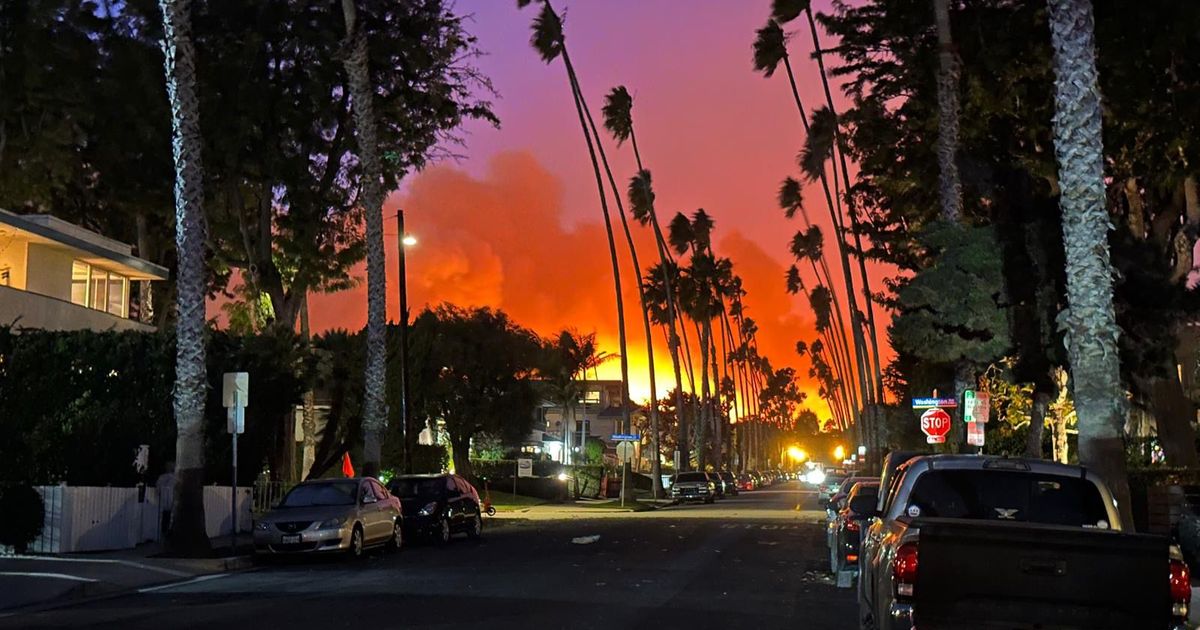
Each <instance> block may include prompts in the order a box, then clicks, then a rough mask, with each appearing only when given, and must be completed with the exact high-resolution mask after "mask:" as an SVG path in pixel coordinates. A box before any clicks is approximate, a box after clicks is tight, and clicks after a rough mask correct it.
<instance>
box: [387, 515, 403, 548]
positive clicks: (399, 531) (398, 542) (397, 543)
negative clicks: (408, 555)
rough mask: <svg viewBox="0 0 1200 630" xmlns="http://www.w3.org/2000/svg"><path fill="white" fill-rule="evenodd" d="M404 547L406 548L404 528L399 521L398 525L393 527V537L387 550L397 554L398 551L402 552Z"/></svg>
mask: <svg viewBox="0 0 1200 630" xmlns="http://www.w3.org/2000/svg"><path fill="white" fill-rule="evenodd" d="M403 547H404V526H403V525H401V523H400V521H399V520H397V521H396V523H395V524H394V525H392V537H391V538H389V539H388V542H387V550H388V551H390V552H392V553H396V552H397V551H400V549H401V548H403Z"/></svg>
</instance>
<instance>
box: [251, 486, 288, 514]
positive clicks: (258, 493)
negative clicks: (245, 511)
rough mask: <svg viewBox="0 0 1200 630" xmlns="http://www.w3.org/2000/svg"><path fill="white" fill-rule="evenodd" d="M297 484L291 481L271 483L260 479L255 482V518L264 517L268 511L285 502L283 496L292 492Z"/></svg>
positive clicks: (252, 507) (253, 509) (253, 508)
mask: <svg viewBox="0 0 1200 630" xmlns="http://www.w3.org/2000/svg"><path fill="white" fill-rule="evenodd" d="M295 485H296V484H295V483H292V482H290V481H271V480H268V479H258V480H255V482H254V492H253V495H254V503H253V505H252V506H251V510H252V511H253V513H254V515H255V516H262V515H263V514H264V513H266V512H267V510H270V509H271V508H272V507H275V506H276V505H277V504H278V503H279V502H280V501H282V500H283V495H285V494H287V493H288V490H291V489H292V487H293V486H295Z"/></svg>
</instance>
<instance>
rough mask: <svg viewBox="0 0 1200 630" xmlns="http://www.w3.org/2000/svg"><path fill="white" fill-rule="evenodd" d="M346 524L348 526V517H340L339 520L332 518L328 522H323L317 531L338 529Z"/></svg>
mask: <svg viewBox="0 0 1200 630" xmlns="http://www.w3.org/2000/svg"><path fill="white" fill-rule="evenodd" d="M345 524H346V517H345V516H340V517H338V518H331V519H329V520H326V521H321V524H320V525H317V529H337V528H339V527H341V526H342V525H345Z"/></svg>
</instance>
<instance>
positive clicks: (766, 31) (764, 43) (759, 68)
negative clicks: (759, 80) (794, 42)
mask: <svg viewBox="0 0 1200 630" xmlns="http://www.w3.org/2000/svg"><path fill="white" fill-rule="evenodd" d="M755 33H756V35H755V38H754V70H755V72H761V73H762V75H763V76H764V77H768V78H770V77H771V76H772V75H773V74H775V69H776V68H778V67H779V62H781V61H783V58H784V57H786V56H787V37H786V36H785V35H784V34H783V28H782V27H781V26H779V23H778V22H776V21H775V20H768V21H767V25H766V26H764V27H762V28H760V29H758V31H756V32H755Z"/></svg>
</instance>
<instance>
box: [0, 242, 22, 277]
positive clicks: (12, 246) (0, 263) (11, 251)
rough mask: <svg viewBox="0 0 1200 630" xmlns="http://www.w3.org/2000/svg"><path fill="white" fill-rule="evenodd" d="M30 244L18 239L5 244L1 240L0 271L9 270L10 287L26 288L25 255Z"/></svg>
mask: <svg viewBox="0 0 1200 630" xmlns="http://www.w3.org/2000/svg"><path fill="white" fill-rule="evenodd" d="M28 246H29V242H28V241H24V240H19V239H16V238H12V239H10V240H9V241H8V242H4V241H3V240H2V239H0V269H4V268H5V267H7V268H8V286H10V287H13V288H14V289H24V288H25V255H26V252H27V250H28Z"/></svg>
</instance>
